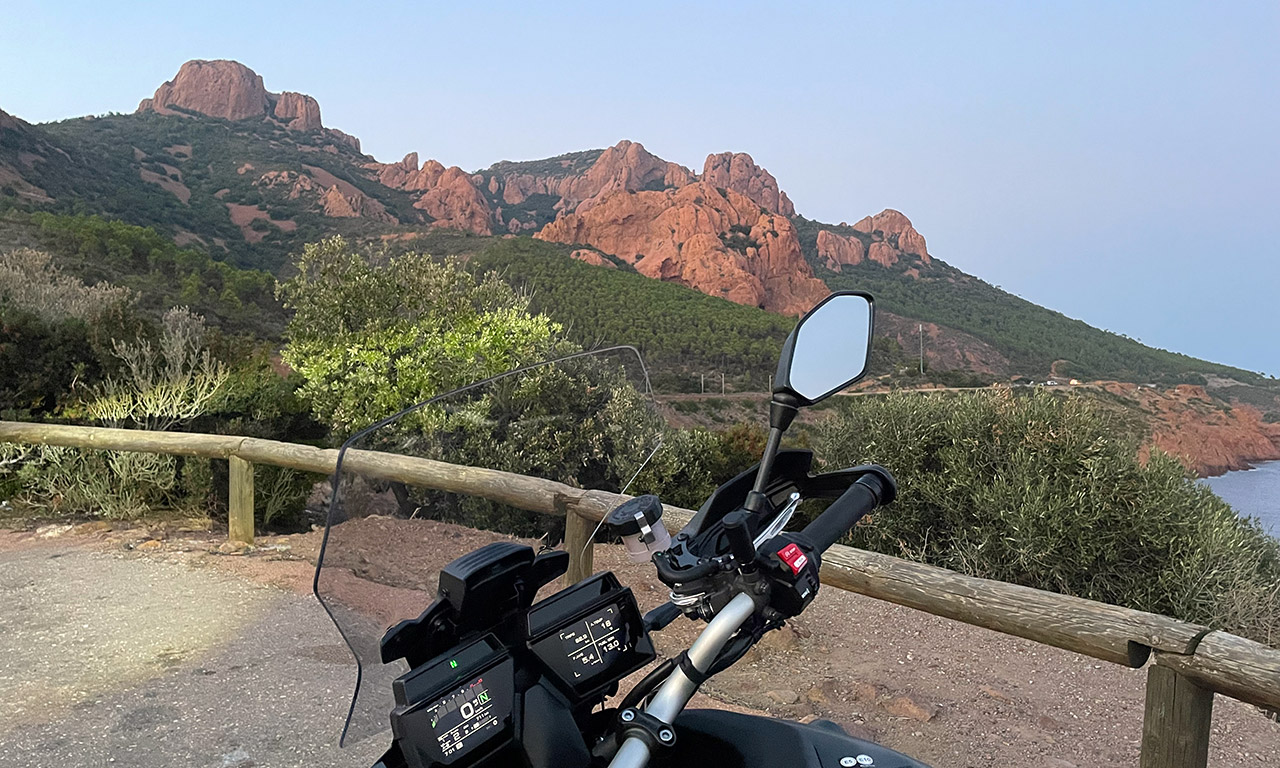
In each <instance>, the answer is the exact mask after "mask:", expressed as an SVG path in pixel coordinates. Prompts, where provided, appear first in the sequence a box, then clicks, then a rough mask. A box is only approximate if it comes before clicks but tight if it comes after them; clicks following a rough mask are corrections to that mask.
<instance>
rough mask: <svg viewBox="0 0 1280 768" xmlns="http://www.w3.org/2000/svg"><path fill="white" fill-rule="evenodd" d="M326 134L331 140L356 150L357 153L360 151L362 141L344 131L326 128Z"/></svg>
mask: <svg viewBox="0 0 1280 768" xmlns="http://www.w3.org/2000/svg"><path fill="white" fill-rule="evenodd" d="M324 132H325V133H326V134H327V135H328V136H329V138H331V139H333V140H334V141H336V142H338V143H339V144H341V145H342V146H344V147H346V148H348V149H352V150H355V151H356V152H359V151H360V139H358V138H356V137H355V136H352V135H351V134H349V133H346V132H344V131H340V130H338V129H337V128H325V129H324Z"/></svg>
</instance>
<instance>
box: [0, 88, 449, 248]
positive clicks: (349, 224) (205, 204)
mask: <svg viewBox="0 0 1280 768" xmlns="http://www.w3.org/2000/svg"><path fill="white" fill-rule="evenodd" d="M12 134H14V132H6V133H5V137H6V140H5V141H4V142H0V165H2V164H5V163H7V164H9V165H14V164H16V163H18V162H19V156H20V153H23V152H28V153H30V152H31V150H32V147H33V146H34V147H35V149H36V152H34V153H32V154H37V155H38V156H39V158H40V159H39V160H38V161H37V165H36V166H35V170H36V172H37V173H36V174H35V175H36V176H37V178H38V181H39V185H40V187H41V188H43V189H44V190H45V191H46V192H47V193H49V195H50V196H52V197H53V198H54V200H55V202H53V203H52V204H50V205H48V206H45V209H46V210H50V211H53V212H56V213H66V214H82V213H89V214H100V215H103V216H107V217H109V218H118V219H121V220H123V221H126V222H129V223H131V224H139V225H143V226H149V227H155V228H156V229H157V230H158V231H159V232H161V233H162V234H164V235H166V236H168V237H170V238H175V237H176V238H179V240H181V241H184V242H188V243H193V244H197V245H199V246H201V248H202V249H203V250H206V251H207V252H209V253H211V254H213V255H214V256H215V257H217V258H220V259H224V260H226V261H229V262H231V263H233V264H236V265H239V266H245V267H253V268H259V269H266V270H268V271H272V272H274V271H276V270H278V269H279V268H280V267H281V266H282V265H283V264H284V263H285V262H286V260H287V258H288V254H289V252H290V251H291V250H293V249H295V248H297V247H298V245H299V244H300V243H303V242H306V241H308V240H314V239H318V238H320V237H322V236H324V235H326V234H330V233H333V232H335V231H336V232H342V233H344V234H355V235H359V234H368V233H372V232H375V231H385V230H386V229H388V225H386V224H383V223H375V222H371V221H368V220H365V219H360V218H351V219H334V218H328V217H325V216H324V215H322V214H321V213H319V212H317V211H316V210H314V206H313V205H311V204H309V202H310V201H307V200H301V199H296V198H290V196H289V190H288V189H287V188H284V187H283V186H281V187H278V188H264V187H262V186H256V185H255V184H254V181H255V180H256V179H258V178H259V177H260V176H261V175H262V174H264V173H266V172H269V171H292V172H295V173H296V172H298V171H300V170H302V169H303V166H310V167H312V168H319V169H321V170H322V171H324V172H327V173H329V174H331V175H332V176H333V177H335V178H336V179H338V180H340V181H342V182H346V183H349V184H351V185H352V186H354V187H355V188H356V189H358V190H359V191H360V192H362V193H363V194H365V195H367V196H368V197H370V198H371V199H373V200H375V201H377V203H378V204H380V205H381V206H383V207H384V208H385V209H386V211H387V212H388V213H389V214H391V215H392V216H395V217H396V218H397V219H399V220H400V221H405V222H412V223H414V224H421V223H422V222H424V221H429V217H426V216H424V215H423V214H422V213H421V212H420V211H417V210H415V209H414V208H413V206H412V201H411V199H410V196H409V195H408V194H406V193H404V192H400V191H397V190H392V189H388V188H386V187H384V186H382V185H381V184H378V183H376V182H371V181H370V180H368V179H367V178H365V177H364V176H362V175H361V174H359V173H356V172H355V170H356V168H357V167H358V165H359V164H360V163H362V162H366V161H367V160H366V158H364V156H362V155H360V154H359V153H357V152H355V151H354V150H352V149H350V148H348V147H345V146H341V145H335V144H334V143H333V142H332V140H331V139H327V138H326V137H325V136H324V135H323V134H320V133H300V132H298V131H288V130H285V129H283V128H281V127H279V126H276V125H273V124H270V123H266V122H255V121H240V122H230V121H227V120H220V119H217V118H210V117H204V116H199V117H195V116H192V117H185V116H177V115H157V114H152V113H143V114H134V115H108V116H104V117H93V118H77V119H73V120H64V121H62V122H58V123H49V124H45V125H39V126H33V127H32V128H31V130H30V134H31V135H29V136H27V137H26V138H25V139H24V141H23V143H22V144H19V143H18V142H16V141H13V140H10V139H9V138H8V137H9V136H10V135H12ZM246 166H249V168H246ZM241 169H245V170H244V171H242V170H241ZM250 169H251V170H252V171H253V172H252V173H249V172H247V171H248V170H250ZM184 198H186V199H184ZM17 204H18V201H17V199H16V198H14V197H9V198H0V210H3V207H5V206H8V207H13V206H15V205H17ZM229 204H230V205H243V206H262V207H264V208H265V209H266V210H267V211H269V213H270V216H269V217H264V218H259V219H257V220H256V221H254V222H252V223H251V224H250V225H249V229H250V230H252V231H253V232H254V233H256V234H253V235H248V236H247V235H246V234H245V232H244V231H243V230H242V229H241V228H240V227H239V226H237V225H236V224H235V223H233V222H232V221H231V219H230V217H229V216H228V205H229ZM250 239H253V240H257V242H250Z"/></svg>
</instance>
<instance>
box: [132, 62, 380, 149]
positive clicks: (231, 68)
mask: <svg viewBox="0 0 1280 768" xmlns="http://www.w3.org/2000/svg"><path fill="white" fill-rule="evenodd" d="M169 107H180V108H182V109H185V110H189V111H191V112H199V113H200V114H202V115H208V116H209V117H221V118H225V119H227V120H247V119H249V118H252V117H261V118H274V119H276V120H279V121H280V122H282V123H284V124H285V127H287V128H288V129H289V130H293V131H320V130H324V131H326V133H327V134H328V135H329V136H330V138H332V139H333V140H334V141H336V142H338V143H339V144H342V145H344V146H348V147H351V148H352V149H354V150H356V151H357V152H359V151H360V140H359V139H357V138H356V137H354V136H349V135H347V134H345V133H343V132H342V131H339V130H337V129H333V128H330V129H326V128H325V127H324V125H323V124H322V123H321V122H320V105H319V103H317V102H316V100H315V99H313V98H311V97H310V96H307V95H306V94H302V93H294V92H293V91H285V92H284V93H271V92H269V91H267V89H266V87H264V86H263V84H262V77H261V76H260V75H258V74H257V73H255V72H254V71H253V70H252V69H249V68H248V67H246V66H245V65H243V64H241V63H240V62H238V61H228V60H225V59H220V60H216V61H201V60H198V59H197V60H193V61H188V62H187V63H186V64H183V65H182V67H181V68H179V69H178V74H177V76H175V77H174V78H173V79H172V80H170V81H168V82H166V83H164V84H163V85H161V86H160V87H159V88H157V89H156V92H155V95H154V96H152V97H151V98H149V99H143V100H142V102H141V103H140V104H138V111H139V112H159V113H161V114H172V111H171V110H170V109H169Z"/></svg>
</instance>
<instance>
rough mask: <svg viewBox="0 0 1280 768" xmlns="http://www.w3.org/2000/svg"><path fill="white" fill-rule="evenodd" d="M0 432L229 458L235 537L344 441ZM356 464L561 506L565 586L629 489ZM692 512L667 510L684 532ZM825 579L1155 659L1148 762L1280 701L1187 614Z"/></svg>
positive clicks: (1054, 597)
mask: <svg viewBox="0 0 1280 768" xmlns="http://www.w3.org/2000/svg"><path fill="white" fill-rule="evenodd" d="M0 441H2V442H12V443H22V444H42V445H59V446H71V447H78V448H97V449H107V450H118V451H140V452H148V453H166V454H173V455H179V456H201V457H205V458H211V459H226V460H227V461H229V463H230V483H231V488H230V491H231V492H230V500H231V502H230V522H229V526H228V531H229V535H230V537H231V538H232V539H234V540H237V541H245V542H250V543H251V542H252V540H253V476H254V471H253V467H254V465H255V464H267V465H273V466H277V467H288V468H291V469H297V470H303V471H307V472H315V473H320V474H331V473H332V472H333V471H334V466H335V463H336V461H337V456H338V452H337V451H336V450H331V449H328V450H327V449H321V448H314V447H311V446H306V445H297V444H293V443H282V442H277V441H274V440H259V439H256V438H249V437H232V436H225V435H203V434H189V433H177V432H144V431H138V430H124V429H103V428H96V427H74V426H62V425H53V424H27V423H19V422H0ZM346 462H347V464H348V466H349V468H350V469H352V470H356V471H359V472H360V473H361V474H364V475H366V476H370V477H377V478H380V479H385V480H393V481H398V482H404V483H407V484H411V485H416V486H421V487H426V488H435V489H439V490H444V491H451V492H455V493H465V494H469V495H474V496H480V497H484V498H487V499H491V500H493V501H498V502H501V503H504V504H508V505H510V506H512V507H516V508H518V509H525V510H529V511H532V512H538V513H542V514H548V515H563V516H564V517H565V548H566V549H567V550H568V551H569V554H570V562H571V564H570V566H569V572H568V574H567V575H566V580H567V582H568V583H574V582H576V581H577V580H579V579H581V578H584V577H586V576H588V575H590V574H591V573H592V572H593V564H592V544H591V535H592V532H593V530H594V529H595V527H596V524H597V523H598V522H599V521H600V520H601V519H602V518H603V516H604V515H605V514H607V513H608V512H609V511H610V510H612V509H613V508H614V506H616V505H617V504H618V503H620V502H621V501H623V500H624V499H626V498H627V497H625V496H620V495H618V494H613V493H607V492H604V491H584V490H581V489H579V488H573V487H570V486H567V485H564V484H561V483H556V482H552V481H549V480H542V479H539V478H533V477H526V476H523V475H515V474H511V473H507V472H499V471H497V470H491V469H482V468H476V467H465V466H458V465H454V464H446V463H443V462H438V461H431V460H427V459H419V458H412V457H407V456H398V455H394V454H386V453H377V452H370V451H351V452H349V453H348V455H347V458H346ZM692 514H693V513H692V512H690V511H689V510H686V509H680V508H677V507H667V508H666V512H665V514H664V516H665V517H666V519H667V521H668V522H669V523H670V525H669V527H670V528H671V529H672V530H676V529H678V528H680V527H681V526H683V525H684V523H685V522H687V521H688V519H689V517H690V516H691V515H692ZM822 581H823V583H825V584H829V585H831V586H833V587H837V588H839V589H844V590H847V591H850V592H857V593H859V594H863V595H868V596H870V597H874V598H878V599H880V600H887V601H889V602H893V603H897V604H899V605H905V606H908V607H911V608H915V609H918V610H921V611H925V612H927V613H932V614H934V615H936V616H944V617H946V618H949V619H953V620H956V621H962V622H965V623H967V624H972V625H974V626H978V627H984V628H986V629H992V630H995V631H997V632H1004V633H1006V634H1010V635H1015V636H1017V637H1023V638H1027V639H1029V640H1034V641H1036V642H1038V643H1042V644H1044V645H1050V646H1053V647H1056V648H1063V649H1065V650H1068V651H1074V652H1076V653H1079V654H1082V655H1085V656H1090V657H1092V658H1095V659H1102V660H1104V661H1108V662H1111V663H1114V664H1122V665H1124V666H1127V667H1132V668H1140V667H1143V666H1146V665H1147V662H1148V661H1154V663H1153V664H1151V665H1150V667H1148V670H1147V689H1146V711H1145V715H1144V719H1143V726H1142V759H1141V768H1204V766H1205V765H1206V764H1207V762H1208V750H1209V728H1210V724H1211V720H1212V711H1213V698H1214V694H1217V693H1220V694H1224V695H1226V696H1231V697H1233V698H1236V699H1239V700H1240V701H1244V702H1248V703H1250V704H1254V705H1257V706H1259V707H1263V708H1268V709H1273V710H1280V650H1277V649H1275V648H1271V647H1269V646H1266V645H1263V644H1261V643H1256V642H1254V641H1252V640H1247V639H1245V638H1242V637H1238V636H1236V635H1232V634H1230V633H1227V632H1221V631H1217V630H1213V629H1211V628H1210V627H1204V626H1200V625H1197V624H1192V623H1189V622H1185V621H1180V620H1178V619H1173V618H1169V617H1168V616H1160V615H1156V614H1152V613H1145V612H1143V611H1135V610H1132V609H1129V608H1121V607H1119V606H1114V605H1107V604H1105V603H1098V602H1094V601H1092V600H1085V599H1082V598H1078V597H1069V596H1066V595H1059V594H1056V593H1053V592H1044V591H1041V590H1037V589H1031V588H1029V587H1022V586H1017V585H1014V584H1006V583H1004V582H999V581H991V580H988V579H979V578H974V577H972V576H965V575H962V574H958V573H955V572H953V571H948V570H946V569H943V568H937V567H934V566H930V565H923V564H921V563H913V562H910V561H906V560H901V559H898V558H895V557H890V556H888V555H882V554H878V553H875V552H867V551H863V550H860V549H854V548H852V547H845V546H841V545H836V546H834V547H832V548H831V549H830V550H828V552H827V553H826V554H825V555H823V558H822Z"/></svg>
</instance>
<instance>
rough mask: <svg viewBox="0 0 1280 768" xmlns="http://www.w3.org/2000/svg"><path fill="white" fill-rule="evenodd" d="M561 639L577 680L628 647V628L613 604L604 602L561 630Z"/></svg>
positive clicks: (608, 664)
mask: <svg viewBox="0 0 1280 768" xmlns="http://www.w3.org/2000/svg"><path fill="white" fill-rule="evenodd" d="M560 643H561V646H562V647H563V649H564V655H565V657H566V658H567V659H568V660H569V669H570V670H571V671H572V672H573V677H574V679H576V680H577V679H582V678H584V677H588V676H591V675H594V674H595V673H596V672H599V671H603V670H606V669H608V668H610V667H611V666H613V663H614V662H615V661H617V659H618V657H619V656H621V655H622V654H623V652H625V651H628V650H630V649H631V648H630V645H631V643H630V638H629V637H628V636H627V628H626V626H625V624H624V623H623V621H622V616H621V612H620V611H619V609H618V606H616V605H606V606H605V607H604V608H601V609H600V610H599V611H597V612H595V613H593V614H592V615H590V616H588V617H587V618H585V619H583V620H582V621H579V622H577V623H575V624H573V625H572V626H569V627H566V628H564V629H562V630H560Z"/></svg>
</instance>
